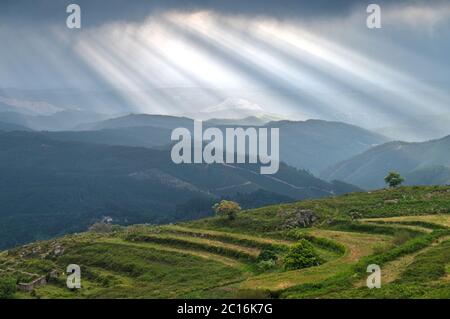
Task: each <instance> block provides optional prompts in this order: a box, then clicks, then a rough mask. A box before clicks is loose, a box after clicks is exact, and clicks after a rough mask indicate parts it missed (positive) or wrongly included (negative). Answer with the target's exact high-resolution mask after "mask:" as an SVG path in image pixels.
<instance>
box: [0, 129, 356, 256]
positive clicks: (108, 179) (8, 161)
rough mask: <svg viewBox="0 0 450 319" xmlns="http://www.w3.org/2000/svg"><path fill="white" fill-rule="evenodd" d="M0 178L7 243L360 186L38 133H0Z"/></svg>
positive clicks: (0, 216) (284, 169) (283, 168)
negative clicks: (201, 207)
mask: <svg viewBox="0 0 450 319" xmlns="http://www.w3.org/2000/svg"><path fill="white" fill-rule="evenodd" d="M0 176H2V178H1V179H0V202H1V203H2V205H1V207H0V230H1V231H0V234H2V235H3V237H1V238H0V243H1V244H0V246H2V247H7V246H14V245H17V244H20V243H23V242H27V241H33V240H38V239H40V238H47V237H48V236H54V235H58V234H62V233H66V232H75V231H80V230H83V229H85V228H86V227H87V226H88V225H90V224H92V223H93V222H95V221H96V220H99V219H101V217H102V216H111V217H113V218H114V220H115V221H117V222H119V223H141V222H149V223H162V222H171V221H175V220H179V219H189V218H193V217H198V212H195V211H191V212H189V211H179V210H177V207H178V206H180V205H181V206H183V205H186V203H188V202H189V201H191V200H193V199H197V200H198V201H200V202H206V203H209V202H211V201H212V200H218V199H220V198H221V197H224V196H226V197H232V198H233V197H234V196H237V195H238V194H241V196H242V194H252V193H255V192H258V191H261V190H262V191H264V192H265V193H263V195H262V196H257V197H255V199H254V201H255V203H256V202H261V201H262V202H266V203H267V201H265V200H264V197H272V196H273V198H274V200H275V201H276V200H280V198H281V200H282V199H283V198H284V199H286V198H291V199H293V200H296V199H306V198H313V197H314V198H317V197H324V196H330V195H334V194H343V193H346V192H352V191H357V190H359V188H357V187H354V186H352V185H348V184H345V183H340V182H332V183H330V182H326V181H322V180H320V179H318V178H316V177H314V176H312V175H311V174H309V173H307V172H306V171H302V170H297V169H294V168H292V167H289V166H287V165H285V164H283V163H281V165H280V170H279V172H278V173H277V174H275V175H270V176H268V175H261V174H259V166H258V165H253V164H252V165H245V164H233V165H221V164H212V165H206V164H195V165H194V164H184V165H183V164H182V165H176V164H174V163H173V162H172V161H171V159H170V153H169V152H168V151H167V150H155V149H150V148H142V147H126V146H108V145H101V144H92V143H81V142H66V141H58V140H55V139H52V138H49V137H48V135H46V134H43V133H33V132H11V133H5V132H0ZM270 194H272V195H270ZM277 196H279V198H278V199H277V198H276V197H277ZM269 202H270V199H269ZM249 205H251V202H249ZM184 207H186V206H184ZM209 212H210V210H209ZM189 214H192V215H189Z"/></svg>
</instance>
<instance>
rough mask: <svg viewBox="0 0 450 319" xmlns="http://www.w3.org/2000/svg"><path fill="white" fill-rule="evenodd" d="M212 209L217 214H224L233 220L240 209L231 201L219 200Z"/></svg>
mask: <svg viewBox="0 0 450 319" xmlns="http://www.w3.org/2000/svg"><path fill="white" fill-rule="evenodd" d="M213 210H214V212H215V213H216V214H217V215H225V216H228V219H229V220H234V219H236V215H237V213H239V212H240V211H241V206H239V204H238V203H236V202H233V201H229V200H221V201H220V203H217V204H215V205H214V206H213Z"/></svg>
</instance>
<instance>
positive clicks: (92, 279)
mask: <svg viewBox="0 0 450 319" xmlns="http://www.w3.org/2000/svg"><path fill="white" fill-rule="evenodd" d="M449 227H450V187H401V188H398V189H390V190H387V189H381V190H377V191H373V192H364V193H363V192H360V193H352V194H348V195H343V196H336V197H330V198H325V199H314V200H304V201H299V202H295V203H291V204H281V205H273V206H266V207H263V208H259V209H250V210H245V211H242V212H241V213H239V214H238V216H237V218H236V219H235V220H229V219H227V218H224V217H210V218H205V219H200V220H196V221H192V222H183V223H178V224H170V225H162V226H152V225H134V226H129V227H121V226H115V225H108V224H100V225H96V227H93V228H92V229H91V231H89V232H85V233H80V234H73V235H67V236H64V237H60V238H56V239H53V240H49V241H42V242H36V243H32V244H29V245H26V246H22V247H17V248H15V249H11V250H9V251H5V252H3V253H1V254H0V271H1V272H2V273H3V274H4V275H5V274H6V275H9V276H12V277H14V279H15V280H16V281H17V282H21V283H27V282H32V281H33V280H36V279H39V278H45V279H46V280H47V279H48V283H47V284H45V285H39V284H36V286H35V287H34V288H33V287H31V288H33V289H30V290H31V292H26V291H18V292H16V294H15V297H16V298H214V297H215V298H229V297H237V298H245V297H253V298H343V297H357V298H373V297H385V298H436V297H443V298H445V297H447V298H448V297H449V296H450V285H449V280H448V278H449V276H450V271H449V268H448V265H449V263H450V249H449V248H450V240H449V239H450V237H449V235H450V231H449ZM297 243H301V245H302V247H303V248H302V249H308V250H311V251H310V253H311V254H312V255H313V256H315V257H314V258H315V259H314V260H315V261H314V263H312V264H309V265H306V264H304V265H303V266H302V267H298V268H299V269H287V268H286V265H287V264H286V256H287V255H289V254H290V253H291V251H292V247H294V245H296V244H297ZM72 263H75V264H79V265H80V266H81V270H82V289H80V290H76V291H71V290H69V289H67V288H66V287H65V275H64V270H65V267H67V265H69V264H72ZM373 263H375V264H378V265H380V266H381V270H382V288H381V289H372V290H370V289H368V288H367V287H366V286H365V279H366V277H367V273H366V267H367V265H369V264H373ZM28 288H30V287H28Z"/></svg>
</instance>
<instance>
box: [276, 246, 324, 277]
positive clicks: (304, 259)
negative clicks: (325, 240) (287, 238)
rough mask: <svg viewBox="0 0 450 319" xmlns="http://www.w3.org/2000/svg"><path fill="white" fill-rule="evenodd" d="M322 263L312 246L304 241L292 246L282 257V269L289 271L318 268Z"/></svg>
mask: <svg viewBox="0 0 450 319" xmlns="http://www.w3.org/2000/svg"><path fill="white" fill-rule="evenodd" d="M322 262H323V260H322V259H321V258H320V257H319V256H318V254H317V253H316V251H315V250H314V247H313V245H311V243H309V242H308V241H307V240H306V239H301V240H300V241H299V242H298V243H296V244H294V245H292V246H291V247H290V248H289V251H288V253H287V254H286V256H285V257H284V267H285V268H286V269H289V270H293V269H302V268H307V267H312V266H318V265H320V264H321V263H322Z"/></svg>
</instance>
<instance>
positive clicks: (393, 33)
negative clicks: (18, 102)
mask: <svg viewBox="0 0 450 319" xmlns="http://www.w3.org/2000/svg"><path fill="white" fill-rule="evenodd" d="M372 2H375V3H376V4H378V5H379V6H380V7H381V24H382V27H381V29H369V28H367V26H366V19H367V16H368V13H367V12H366V7H367V5H368V4H370V3H372ZM70 3H77V4H79V5H80V7H81V24H82V28H81V29H68V28H67V27H66V18H67V16H68V13H66V7H67V5H68V4H70ZM449 39H450V1H438V0H437V1H433V0H430V1H406V0H405V1H401V0H398V1H395V0H391V1H376V0H372V1H356V0H355V1H352V0H334V1H324V0H316V1H302V0H296V1H291V0H281V1H280V0H278V1H259V0H246V1H238V0H209V1H207V0H204V1H200V0H197V1H194V0H191V1H177V0H165V1H144V0H134V1H133V0H129V1H123V0H110V1H99V0H89V1H88V0H72V1H60V0H34V1H29V0H28V1H24V0H15V1H12V0H2V1H1V2H0V47H1V50H0V89H11V88H14V89H19V90H30V89H31V90H55V89H71V90H77V91H102V92H110V91H114V92H115V96H116V97H117V96H118V97H120V103H122V104H123V105H124V108H125V109H129V111H130V112H143V113H158V114H193V113H195V112H197V111H200V112H201V111H202V110H208V109H211V108H212V109H214V106H215V105H216V104H220V105H227V103H225V104H224V103H223V101H244V102H243V105H244V106H245V105H255V104H257V105H258V109H261V110H263V111H264V112H266V113H269V114H276V115H281V116H284V117H286V118H295V119H308V118H321V119H332V120H342V121H346V122H349V123H353V124H357V125H361V126H364V127H369V128H374V127H375V128H376V127H378V128H379V127H384V126H386V127H388V126H392V125H397V124H398V123H403V122H408V123H417V125H426V123H423V121H421V118H422V117H423V116H424V115H427V116H430V115H436V116H440V115H441V114H449V113H450V94H449V87H450V62H449V59H448V56H450V41H449ZM180 88H184V89H185V90H184V91H180ZM188 88H190V89H193V90H194V91H189V90H186V89H188ZM4 92H9V91H4ZM180 92H182V93H180ZM192 92H194V93H192ZM0 93H1V92H0ZM4 94H6V93H4ZM8 94H10V93H8ZM0 98H2V96H1V94H0ZM5 98H10V99H11V98H14V97H11V96H8V97H5V96H3V100H5ZM61 103H62V104H64V103H65V102H64V101H61ZM210 104H211V105H210ZM89 107H92V108H94V109H95V110H101V111H102V112H108V111H109V110H108V102H107V101H106V100H104V98H103V97H102V96H100V97H97V100H96V102H95V103H91V104H89ZM110 111H111V112H113V111H114V110H113V109H112V107H111V110H110ZM413 133H414V132H411V134H413ZM449 133H450V132H449Z"/></svg>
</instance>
